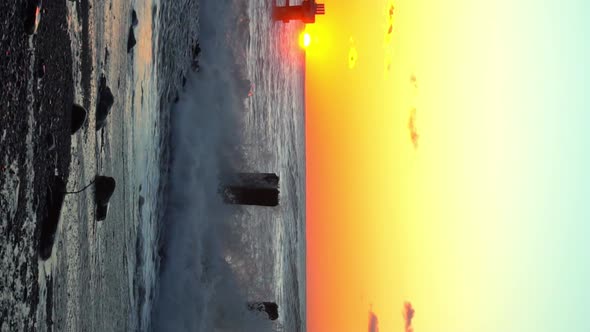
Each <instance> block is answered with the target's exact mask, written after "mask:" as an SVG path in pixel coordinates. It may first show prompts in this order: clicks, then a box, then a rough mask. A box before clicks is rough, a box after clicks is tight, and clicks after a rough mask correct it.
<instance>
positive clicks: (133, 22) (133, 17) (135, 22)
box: [131, 9, 139, 27]
mask: <svg viewBox="0 0 590 332" xmlns="http://www.w3.org/2000/svg"><path fill="white" fill-rule="evenodd" d="M138 24H139V20H138V19H137V13H136V12H135V9H133V10H131V25H133V26H134V27H136V26H137V25H138Z"/></svg>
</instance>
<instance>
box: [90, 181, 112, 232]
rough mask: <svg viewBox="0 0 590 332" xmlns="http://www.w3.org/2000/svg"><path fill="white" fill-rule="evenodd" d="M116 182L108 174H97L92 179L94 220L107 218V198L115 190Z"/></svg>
mask: <svg viewBox="0 0 590 332" xmlns="http://www.w3.org/2000/svg"><path fill="white" fill-rule="evenodd" d="M115 187H116V182H115V179H113V178H112V177H110V176H100V175H97V176H96V178H95V180H94V202H95V203H96V220H98V221H101V220H105V219H106V218H107V213H108V211H109V200H110V199H111V196H112V195H113V193H114V192H115Z"/></svg>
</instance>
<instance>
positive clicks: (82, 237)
mask: <svg viewBox="0 0 590 332" xmlns="http://www.w3.org/2000/svg"><path fill="white" fill-rule="evenodd" d="M24 5H25V4H23V3H15V4H10V5H8V4H2V6H3V7H6V8H2V14H1V15H3V16H5V17H2V24H3V26H2V31H3V33H5V32H9V33H10V35H6V34H5V35H4V36H3V40H2V61H1V63H2V64H3V65H2V69H1V70H2V77H3V80H4V81H5V82H6V85H5V86H6V88H5V89H2V90H3V91H2V92H1V93H2V94H3V95H2V99H1V100H2V101H3V110H2V113H1V114H0V117H2V121H0V122H1V123H0V133H1V136H0V137H1V139H2V142H1V144H0V149H2V151H1V152H2V156H3V159H4V160H2V173H1V174H0V186H1V188H2V195H1V199H2V204H0V206H1V207H2V211H1V212H2V227H1V232H2V238H3V243H2V245H1V246H0V265H1V268H0V271H1V272H0V288H1V289H2V290H3V291H2V295H0V296H1V297H0V308H1V309H2V311H1V318H2V319H0V327H1V330H2V331H14V330H19V331H20V330H38V331H51V330H77V331H104V330H107V331H108V330H112V331H114V330H138V329H140V326H141V318H140V317H139V314H138V312H139V309H138V307H140V306H143V305H145V303H146V299H145V298H144V297H145V296H153V294H152V293H151V291H150V290H151V289H153V287H146V286H145V285H144V284H143V281H142V280H145V279H144V278H143V276H142V271H141V267H142V266H143V264H148V265H150V264H151V267H150V269H151V270H155V267H154V266H153V264H154V261H155V256H154V255H151V257H149V259H150V260H151V262H147V261H146V259H145V257H144V256H146V254H145V253H144V251H143V247H142V246H143V245H144V244H145V242H146V241H147V242H149V241H152V242H153V241H155V240H154V239H149V238H148V239H145V238H143V237H142V236H141V232H142V227H143V226H145V227H150V222H149V221H148V222H147V223H142V227H140V226H139V225H140V221H141V219H142V218H145V219H151V225H152V226H153V227H155V219H156V215H155V214H154V211H155V208H156V205H157V204H158V203H157V202H156V199H155V197H156V196H157V195H156V193H157V191H158V190H161V188H160V183H159V180H160V179H159V174H160V166H161V165H160V164H161V162H160V160H159V158H160V155H159V154H158V155H154V156H151V157H148V156H146V151H138V148H137V147H138V142H137V140H138V139H144V138H145V137H148V136H149V137H151V138H152V139H154V140H159V139H161V137H160V135H159V134H160V128H165V126H159V125H158V124H157V122H158V121H160V115H159V114H150V115H147V114H141V112H142V109H143V113H148V111H149V110H156V109H157V108H156V107H155V106H154V105H156V103H157V96H158V94H157V91H156V89H157V82H156V81H155V80H154V77H155V75H152V71H153V70H154V69H153V66H152V65H153V58H154V56H153V52H154V42H153V40H154V39H153V36H152V34H151V31H152V25H153V24H155V23H156V20H155V19H154V13H153V12H152V9H153V8H152V6H149V5H148V6H145V5H143V4H141V3H138V6H137V8H133V7H132V4H130V3H127V2H123V1H111V2H108V3H104V2H94V1H87V0H83V1H80V2H69V1H67V2H66V1H58V2H45V3H44V4H43V6H42V10H41V21H40V24H39V27H38V30H37V33H36V34H35V35H34V36H29V35H27V34H25V32H24V30H23V24H22V23H21V22H22V21H23V20H22V19H21V17H22V16H23V15H24V12H25V11H24V9H23V8H25V7H24ZM132 10H136V12H137V16H138V24H137V26H136V27H135V28H134V31H135V33H136V34H138V35H139V36H138V37H140V38H138V42H137V45H136V46H135V47H134V48H133V49H132V50H131V52H129V53H128V50H127V38H128V32H129V28H130V27H131V26H132V14H131V13H132ZM17 23H20V24H17ZM5 64H7V65H5ZM39 68H43V72H44V73H43V74H40V69H39ZM40 76H42V77H40ZM103 77H104V79H105V80H106V84H107V86H109V87H110V88H111V90H112V91H113V95H114V99H115V102H114V105H113V107H112V110H111V114H110V115H109V117H108V119H107V123H106V126H105V127H104V128H103V129H102V130H100V131H96V130H95V128H96V123H95V122H96V121H95V112H94V111H95V108H96V102H97V100H96V98H97V89H98V85H99V81H100V80H101V78H103ZM144 93H145V94H150V96H154V97H151V98H148V97H145V96H144ZM73 103H77V104H79V105H82V106H84V107H85V108H86V109H87V110H88V118H87V121H86V122H85V124H84V125H83V127H82V128H81V129H80V130H79V131H78V132H77V133H75V134H73V135H70V121H71V120H70V117H71V108H72V105H73ZM136 137H138V139H136ZM134 139H135V141H134ZM144 143H145V141H144ZM52 146H54V147H52ZM138 163H142V166H143V167H142V168H141V169H138V167H137V164H138ZM148 172H151V173H154V174H150V176H146V175H147V174H146V173H148ZM54 174H56V175H57V176H59V177H60V178H62V179H64V180H66V188H67V190H68V191H75V190H78V189H81V188H82V187H84V186H85V185H86V184H87V183H89V182H90V181H92V180H93V179H94V177H95V176H96V175H107V176H111V177H113V178H115V179H116V181H117V188H116V191H115V193H114V195H113V198H112V200H111V202H110V207H109V214H108V217H107V219H106V220H104V221H97V220H96V218H95V211H94V209H95V204H94V201H93V192H92V189H89V190H86V191H84V192H82V193H80V194H77V195H67V196H66V198H65V201H64V205H63V207H62V211H61V212H62V213H61V218H60V222H59V225H58V229H57V232H56V238H55V242H54V247H53V254H52V255H51V257H50V258H49V259H48V260H46V261H43V260H41V259H39V258H38V255H37V248H38V239H39V236H40V234H39V227H37V225H39V224H40V223H41V222H42V218H43V216H42V214H43V211H44V210H45V209H47V206H46V205H47V203H46V201H47V197H46V196H47V190H46V188H47V185H48V181H49V179H50V178H51V176H52V175H54ZM138 234H139V235H138ZM152 234H153V232H152ZM146 245H147V244H146ZM152 247H154V246H153V245H152ZM137 262H142V264H138V263H137ZM152 274H153V273H152ZM152 283H153V281H152ZM138 294H141V295H138ZM140 301H141V303H140ZM145 319H147V318H144V320H145Z"/></svg>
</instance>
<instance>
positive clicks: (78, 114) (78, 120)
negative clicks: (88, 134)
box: [71, 104, 88, 135]
mask: <svg viewBox="0 0 590 332" xmlns="http://www.w3.org/2000/svg"><path fill="white" fill-rule="evenodd" d="M87 116H88V112H87V111H86V109H85V108H84V107H82V106H80V105H77V104H74V106H72V124H71V134H72V135H73V134H75V133H76V132H77V131H78V130H80V128H82V126H83V125H84V123H85V122H86V117H87Z"/></svg>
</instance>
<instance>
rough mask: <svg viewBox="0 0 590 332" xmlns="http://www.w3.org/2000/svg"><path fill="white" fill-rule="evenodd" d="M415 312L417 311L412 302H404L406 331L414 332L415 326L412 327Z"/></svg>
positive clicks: (403, 313)
mask: <svg viewBox="0 0 590 332" xmlns="http://www.w3.org/2000/svg"><path fill="white" fill-rule="evenodd" d="M415 312H416V311H415V310H414V308H413V307H412V304H411V303H410V302H404V311H402V316H403V317H404V322H405V330H404V331H405V332H414V328H413V327H412V319H413V318H414V313H415Z"/></svg>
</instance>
